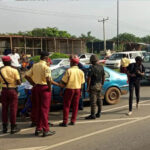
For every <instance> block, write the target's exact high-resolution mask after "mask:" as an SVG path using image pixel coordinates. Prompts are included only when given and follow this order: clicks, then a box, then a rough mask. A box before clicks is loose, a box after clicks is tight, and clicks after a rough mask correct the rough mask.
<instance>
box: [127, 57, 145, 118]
mask: <svg viewBox="0 0 150 150" xmlns="http://www.w3.org/2000/svg"><path fill="white" fill-rule="evenodd" d="M135 61H136V62H135V63H132V64H130V65H129V66H128V67H127V74H128V77H129V112H128V115H129V116H130V115H131V114H132V103H133V91H134V88H135V95H136V108H137V109H138V105H139V100H140V80H141V79H142V77H143V76H144V73H145V68H144V66H143V64H142V58H141V57H140V56H137V57H136V58H135Z"/></svg>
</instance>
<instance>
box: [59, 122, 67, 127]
mask: <svg viewBox="0 0 150 150" xmlns="http://www.w3.org/2000/svg"><path fill="white" fill-rule="evenodd" d="M59 126H60V127H67V124H65V123H63V122H62V123H60V124H59Z"/></svg>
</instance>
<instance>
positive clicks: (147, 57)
mask: <svg viewBox="0 0 150 150" xmlns="http://www.w3.org/2000/svg"><path fill="white" fill-rule="evenodd" d="M143 62H144V63H150V55H146V56H145V57H144V59H143Z"/></svg>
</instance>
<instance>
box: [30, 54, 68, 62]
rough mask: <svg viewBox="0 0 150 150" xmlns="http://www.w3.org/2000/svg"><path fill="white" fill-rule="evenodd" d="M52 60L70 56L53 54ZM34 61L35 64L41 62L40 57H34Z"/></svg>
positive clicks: (32, 58)
mask: <svg viewBox="0 0 150 150" xmlns="http://www.w3.org/2000/svg"><path fill="white" fill-rule="evenodd" d="M50 58H51V59H55V58H69V56H68V55H66V54H62V53H53V54H52V55H51V56H50ZM30 60H32V61H34V63H37V62H39V61H40V56H39V55H37V56H34V57H31V59H30Z"/></svg>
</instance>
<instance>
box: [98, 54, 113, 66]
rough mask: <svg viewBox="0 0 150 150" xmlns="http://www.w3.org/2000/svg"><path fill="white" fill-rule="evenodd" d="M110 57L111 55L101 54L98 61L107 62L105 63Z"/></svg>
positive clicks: (100, 62)
mask: <svg viewBox="0 0 150 150" xmlns="http://www.w3.org/2000/svg"><path fill="white" fill-rule="evenodd" d="M109 57H110V56H104V55H101V56H100V60H99V61H98V63H99V64H105V63H106V60H107V59H109Z"/></svg>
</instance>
